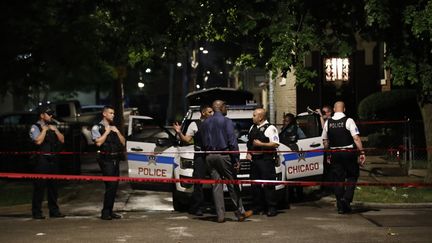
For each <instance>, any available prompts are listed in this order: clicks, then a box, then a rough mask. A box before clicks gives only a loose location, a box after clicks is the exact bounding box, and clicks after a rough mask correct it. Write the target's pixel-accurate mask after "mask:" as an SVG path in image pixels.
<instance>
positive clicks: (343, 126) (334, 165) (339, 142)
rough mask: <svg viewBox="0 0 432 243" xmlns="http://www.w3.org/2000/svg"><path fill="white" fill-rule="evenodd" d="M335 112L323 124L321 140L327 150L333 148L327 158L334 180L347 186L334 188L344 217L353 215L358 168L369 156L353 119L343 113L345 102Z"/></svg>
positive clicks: (338, 205)
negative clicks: (347, 214) (328, 158)
mask: <svg viewBox="0 0 432 243" xmlns="http://www.w3.org/2000/svg"><path fill="white" fill-rule="evenodd" d="M333 110H334V115H333V117H331V118H329V119H328V120H327V121H326V123H325V125H324V128H323V133H322V138H323V142H324V147H325V148H326V149H330V154H329V155H328V156H331V159H330V160H327V161H330V166H331V171H332V174H333V179H334V181H335V182H347V183H348V184H347V185H345V186H344V185H336V186H335V187H334V193H335V196H336V200H337V210H338V213H339V214H345V213H350V212H351V206H350V203H351V202H352V200H353V198H354V190H355V183H356V182H357V179H358V177H359V173H360V168H359V165H360V166H363V164H364V163H365V160H366V157H365V153H364V150H363V145H362V142H361V139H360V136H359V134H360V133H359V130H358V128H357V126H356V124H355V122H354V120H353V119H351V118H348V117H346V116H345V114H344V112H345V104H344V102H342V101H338V102H336V103H335V104H334V107H333ZM355 148H356V149H355Z"/></svg>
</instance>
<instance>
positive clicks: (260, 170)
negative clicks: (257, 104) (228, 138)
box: [247, 108, 279, 217]
mask: <svg viewBox="0 0 432 243" xmlns="http://www.w3.org/2000/svg"><path fill="white" fill-rule="evenodd" d="M252 121H253V123H254V125H252V127H251V128H250V130H249V140H248V143H247V147H248V151H249V152H248V154H247V159H249V160H252V163H251V179H252V180H276V171H275V163H276V156H277V153H276V149H277V147H279V136H278V131H277V129H276V127H275V126H273V125H271V124H270V123H269V122H268V121H267V119H266V111H265V110H264V109H262V108H258V109H255V111H254V112H253V117H252ZM252 193H253V199H254V213H255V214H260V213H261V211H264V210H265V208H267V216H269V217H273V216H276V214H277V211H276V204H277V201H276V198H275V186H274V185H256V184H254V185H252Z"/></svg>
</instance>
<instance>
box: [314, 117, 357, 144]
mask: <svg viewBox="0 0 432 243" xmlns="http://www.w3.org/2000/svg"><path fill="white" fill-rule="evenodd" d="M344 117H345V114H344V113H343V112H336V113H335V114H334V115H333V117H332V119H333V120H340V119H342V118H344ZM345 127H346V129H347V130H349V131H350V133H351V136H353V137H354V136H355V135H359V134H360V132H359V130H358V128H357V125H356V124H355V122H354V120H353V119H351V118H347V121H346V123H345ZM327 133H328V119H327V121H326V122H325V124H324V128H323V132H322V134H321V138H322V139H328V134H327ZM347 147H353V145H350V146H347Z"/></svg>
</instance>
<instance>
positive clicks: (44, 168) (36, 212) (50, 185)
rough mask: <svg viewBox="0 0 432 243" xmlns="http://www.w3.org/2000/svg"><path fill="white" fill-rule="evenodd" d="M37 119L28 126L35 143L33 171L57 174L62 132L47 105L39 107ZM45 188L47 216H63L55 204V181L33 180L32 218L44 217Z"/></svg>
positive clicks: (56, 194) (62, 140)
mask: <svg viewBox="0 0 432 243" xmlns="http://www.w3.org/2000/svg"><path fill="white" fill-rule="evenodd" d="M38 111H39V120H38V121H37V122H36V123H35V124H34V125H32V127H31V128H30V138H31V139H32V141H33V143H34V144H35V145H36V147H37V150H38V152H39V153H38V154H37V155H36V158H35V160H36V165H35V168H34V172H35V173H37V174H58V173H59V167H58V159H57V153H58V152H60V147H61V144H63V143H64V136H63V134H62V133H61V132H60V131H59V130H58V129H57V127H56V126H55V124H54V123H53V121H52V116H53V114H54V111H53V110H52V109H51V108H50V107H49V106H44V107H40V108H39V109H38ZM45 189H47V197H48V208H49V216H50V217H51V218H62V217H65V215H64V214H62V213H61V212H60V210H59V206H58V204H57V197H58V193H57V182H56V181H55V180H41V179H39V180H35V181H34V183H33V199H32V215H33V218H34V219H45V216H44V215H43V214H42V201H43V198H44V194H45Z"/></svg>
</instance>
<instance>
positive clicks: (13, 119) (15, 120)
mask: <svg viewBox="0 0 432 243" xmlns="http://www.w3.org/2000/svg"><path fill="white" fill-rule="evenodd" d="M20 118H21V115H11V116H7V117H4V118H3V121H2V124H5V125H17V124H19V121H20Z"/></svg>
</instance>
